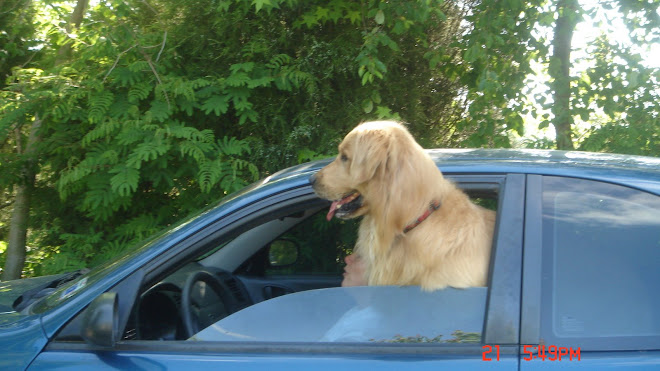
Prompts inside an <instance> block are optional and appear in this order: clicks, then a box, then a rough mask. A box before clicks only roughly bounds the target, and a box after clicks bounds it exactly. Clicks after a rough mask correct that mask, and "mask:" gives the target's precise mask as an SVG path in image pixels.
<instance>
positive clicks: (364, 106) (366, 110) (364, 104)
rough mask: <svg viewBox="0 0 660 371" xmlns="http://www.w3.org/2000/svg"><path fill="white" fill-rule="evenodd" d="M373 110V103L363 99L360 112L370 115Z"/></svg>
mask: <svg viewBox="0 0 660 371" xmlns="http://www.w3.org/2000/svg"><path fill="white" fill-rule="evenodd" d="M373 109H374V102H373V101H372V100H371V99H365V100H363V101H362V110H363V111H364V113H370V112H371V111H373Z"/></svg>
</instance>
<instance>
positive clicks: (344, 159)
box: [341, 154, 348, 162]
mask: <svg viewBox="0 0 660 371" xmlns="http://www.w3.org/2000/svg"><path fill="white" fill-rule="evenodd" d="M341 160H342V161H344V162H346V161H348V156H346V155H344V154H342V155H341Z"/></svg>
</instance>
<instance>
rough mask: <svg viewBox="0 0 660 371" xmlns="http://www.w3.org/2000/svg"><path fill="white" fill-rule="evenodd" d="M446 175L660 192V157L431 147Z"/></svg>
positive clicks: (317, 164)
mask: <svg viewBox="0 0 660 371" xmlns="http://www.w3.org/2000/svg"><path fill="white" fill-rule="evenodd" d="M427 153H428V154H429V155H430V156H431V158H433V160H434V161H435V162H436V164H437V165H438V167H439V168H440V169H441V170H442V171H443V173H446V174H461V173H478V174H502V173H524V174H540V175H556V176H569V177H577V178H585V179H597V180H602V181H609V182H612V183H618V184H624V185H627V186H633V187H637V188H641V189H644V190H648V191H652V192H653V193H658V194H660V158H655V157H645V156H632V155H621V154H610V153H595V152H580V151H557V150H538V149H429V150H427ZM332 160H333V158H327V159H324V160H319V161H314V162H308V163H305V164H301V165H297V166H293V167H290V168H288V169H284V170H282V171H279V172H277V173H275V174H273V175H272V176H270V177H268V178H267V179H266V181H265V183H268V182H273V181H276V180H279V179H283V178H289V177H293V176H297V175H309V174H311V173H313V172H315V171H317V170H319V169H320V168H322V167H323V166H325V165H327V164H328V163H330V162H331V161H332Z"/></svg>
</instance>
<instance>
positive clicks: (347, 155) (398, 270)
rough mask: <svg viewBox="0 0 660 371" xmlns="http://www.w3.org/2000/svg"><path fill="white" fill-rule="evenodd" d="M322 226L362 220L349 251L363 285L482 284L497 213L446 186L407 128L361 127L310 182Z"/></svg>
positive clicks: (369, 124)
mask: <svg viewBox="0 0 660 371" xmlns="http://www.w3.org/2000/svg"><path fill="white" fill-rule="evenodd" d="M310 182H311V183H312V186H313V188H314V191H315V192H316V194H317V195H318V196H320V197H321V198H324V199H327V200H330V201H332V205H331V206H330V211H329V212H328V215H327V217H328V220H330V219H331V218H332V217H338V218H342V219H350V218H356V217H360V216H362V217H363V218H362V221H361V222H360V227H359V231H358V239H357V243H356V246H355V251H354V253H356V254H358V255H359V256H360V257H361V258H362V259H363V260H364V261H365V263H366V264H365V265H366V267H367V269H366V270H367V273H366V275H367V277H365V278H366V281H367V282H368V283H369V285H419V286H421V287H422V289H424V290H428V291H430V290H437V289H441V288H444V287H447V286H452V287H456V288H465V287H471V286H486V284H487V279H488V266H489V262H490V251H491V244H492V238H493V229H494V225H495V213H494V212H493V211H491V210H487V209H484V208H483V207H481V206H477V205H475V204H474V203H472V202H471V201H470V199H469V198H468V196H467V195H466V194H465V193H463V192H462V191H461V190H460V189H458V188H457V187H456V186H455V185H454V184H453V183H451V182H450V181H448V180H446V179H445V178H444V177H443V175H442V173H441V172H440V170H438V167H437V166H436V164H435V163H434V162H433V160H432V159H431V157H430V156H429V155H428V154H427V153H426V152H425V151H424V150H423V149H422V147H421V146H420V145H419V144H418V143H417V142H416V141H415V139H414V138H413V137H412V135H411V134H410V133H409V132H408V130H407V129H406V128H405V127H404V126H403V125H401V124H399V123H397V122H393V121H374V122H365V123H362V124H360V125H358V126H357V127H356V128H355V129H353V130H352V131H351V132H350V133H348V135H346V137H345V138H344V140H343V141H342V142H341V144H339V154H338V155H337V158H336V159H335V160H334V161H333V162H331V163H330V164H328V165H327V166H325V167H324V168H323V169H321V170H320V171H319V172H318V173H316V174H315V175H313V176H312V177H311V178H310Z"/></svg>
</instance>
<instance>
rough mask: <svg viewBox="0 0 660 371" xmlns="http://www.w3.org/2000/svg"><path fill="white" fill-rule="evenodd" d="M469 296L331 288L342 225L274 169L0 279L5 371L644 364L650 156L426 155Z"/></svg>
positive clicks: (294, 171)
mask: <svg viewBox="0 0 660 371" xmlns="http://www.w3.org/2000/svg"><path fill="white" fill-rule="evenodd" d="M429 154H430V155H431V156H432V158H433V159H434V160H435V161H436V163H437V165H438V167H439V168H440V169H441V170H442V171H443V173H444V174H445V175H446V177H447V178H449V179H451V180H452V181H454V182H455V183H456V184H457V185H458V186H459V187H460V188H462V189H463V190H464V191H465V192H466V193H467V194H468V195H469V196H470V197H472V198H473V199H474V201H475V202H476V203H479V204H480V205H483V206H484V207H487V208H491V209H493V210H496V211H497V223H496V229H495V235H494V239H493V248H494V250H493V254H492V255H491V264H490V272H489V282H488V286H487V287H474V288H469V289H462V290H461V289H453V288H447V289H444V290H438V291H434V292H425V291H422V290H420V289H419V287H414V286H409V287H397V286H373V287H371V286H368V287H347V288H342V287H339V286H340V282H341V279H342V270H343V261H342V260H343V257H345V256H346V255H347V254H349V253H350V252H351V249H352V247H353V244H354V242H355V238H356V228H357V224H356V223H357V222H356V221H354V220H353V221H351V220H348V221H345V220H333V221H331V222H328V221H326V220H325V214H326V212H327V210H328V206H329V202H328V201H325V200H321V199H319V198H318V197H317V196H316V195H315V194H314V192H313V191H312V188H311V186H310V184H309V180H308V179H309V177H310V175H312V174H314V173H315V172H316V171H318V170H319V169H320V168H321V167H323V166H324V165H325V164H327V163H328V161H319V162H314V163H308V164H304V165H299V166H296V167H293V168H290V169H287V170H283V171H281V172H279V173H276V174H274V175H272V176H270V177H268V178H266V179H264V180H262V181H260V182H258V183H255V184H253V185H251V186H250V187H247V188H246V189H244V190H242V191H240V192H238V193H236V194H233V195H230V196H228V197H225V198H224V199H222V201H221V202H220V203H218V204H217V205H216V206H214V207H212V208H209V209H207V210H204V211H203V212H200V213H199V214H198V215H196V216H194V217H192V218H190V219H188V220H186V221H184V222H182V223H181V224H179V225H176V226H174V227H172V228H170V229H169V230H166V231H164V232H162V233H161V234H160V235H157V236H155V237H153V238H151V239H150V240H149V241H146V242H145V243H144V245H143V246H141V247H140V248H138V249H136V250H134V251H133V252H131V253H130V254H128V255H126V256H123V257H121V258H118V259H116V260H113V261H109V262H107V263H106V264H104V265H102V266H100V267H96V268H94V269H93V270H91V271H80V272H72V273H69V274H64V275H58V276H52V277H39V278H33V279H24V280H17V281H9V282H0V367H2V368H3V369H6V370H19V369H28V370H42V369H48V370H50V369H72V370H104V369H108V370H110V369H112V370H114V369H121V370H124V369H126V370H128V369H131V370H133V369H145V370H177V369H186V370H203V369H236V368H241V369H254V370H257V369H258V370H263V369H267V370H276V369H282V370H293V369H304V370H310V369H314V370H316V369H319V370H322V369H332V370H337V369H357V368H363V369H378V370H389V369H391V370H401V369H406V370H440V369H447V370H456V369H477V368H489V369H501V370H535V369H541V368H545V369H547V368H553V367H573V368H582V369H593V370H601V369H603V368H605V367H607V368H620V369H626V370H638V369H639V370H642V369H646V370H652V369H653V370H657V369H660V159H655V158H648V157H633V156H619V155H609V154H593V153H578V152H559V151H521V150H430V151H429Z"/></svg>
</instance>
